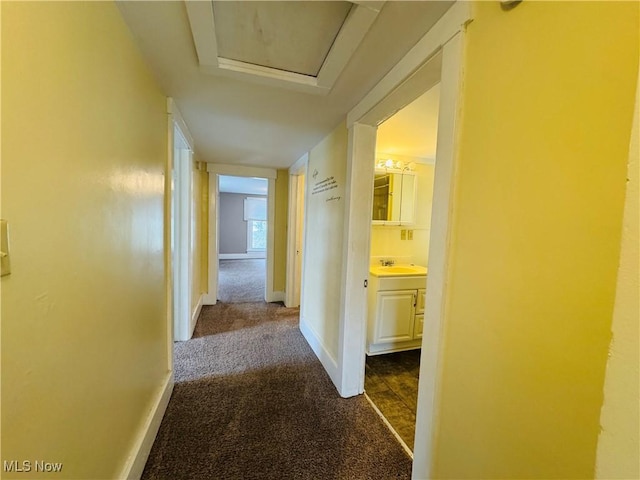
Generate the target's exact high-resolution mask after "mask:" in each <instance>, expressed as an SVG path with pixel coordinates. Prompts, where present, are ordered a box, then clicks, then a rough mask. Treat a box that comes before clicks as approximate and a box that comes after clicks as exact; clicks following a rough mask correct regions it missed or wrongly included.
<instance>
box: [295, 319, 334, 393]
mask: <svg viewBox="0 0 640 480" xmlns="http://www.w3.org/2000/svg"><path fill="white" fill-rule="evenodd" d="M300 331H301V332H302V336H303V337H304V338H305V340H306V341H307V343H308V344H309V346H310V347H311V350H313V352H314V353H315V354H316V357H318V360H320V363H321V364H322V366H323V367H324V369H325V370H326V371H327V373H328V374H329V378H330V379H331V381H332V382H333V385H334V386H335V387H336V389H337V390H338V392H340V384H341V376H340V369H339V368H338V362H336V360H335V359H334V358H333V356H332V355H331V354H330V353H329V351H328V350H327V349H326V347H325V346H324V344H323V343H322V340H321V339H320V337H318V335H317V334H316V332H315V331H314V330H313V328H311V326H310V325H309V324H308V323H307V322H305V321H304V320H303V318H302V317H301V318H300Z"/></svg>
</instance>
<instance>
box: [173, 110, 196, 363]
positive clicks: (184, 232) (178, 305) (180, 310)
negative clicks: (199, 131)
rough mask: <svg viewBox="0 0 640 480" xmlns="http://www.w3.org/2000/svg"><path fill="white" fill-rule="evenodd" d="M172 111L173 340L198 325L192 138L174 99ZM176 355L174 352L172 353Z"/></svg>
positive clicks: (188, 335) (186, 337) (184, 337)
mask: <svg viewBox="0 0 640 480" xmlns="http://www.w3.org/2000/svg"><path fill="white" fill-rule="evenodd" d="M167 110H168V112H169V144H170V148H169V154H170V155H171V158H170V166H171V170H170V172H171V183H172V188H171V193H172V195H171V205H170V208H171V210H170V211H171V214H170V215H169V217H170V222H172V223H170V225H171V226H172V227H170V233H169V235H173V238H171V245H172V246H173V249H172V255H171V257H172V258H171V269H170V271H171V285H172V287H171V298H172V302H171V304H172V318H173V321H172V322H171V323H172V330H173V331H172V336H173V339H174V340H177V341H185V340H189V339H190V338H191V336H192V334H193V329H194V328H195V321H194V319H193V317H192V315H191V290H192V288H193V285H192V272H193V252H192V249H191V240H192V238H191V237H192V224H193V221H194V219H193V211H192V208H191V206H192V197H193V172H192V171H193V165H192V164H193V139H192V137H191V135H190V133H189V129H188V128H187V125H186V124H185V123H184V120H183V118H182V115H181V114H180V111H179V110H178V108H177V106H176V105H175V103H174V102H173V100H172V99H168V101H167ZM172 357H173V355H172Z"/></svg>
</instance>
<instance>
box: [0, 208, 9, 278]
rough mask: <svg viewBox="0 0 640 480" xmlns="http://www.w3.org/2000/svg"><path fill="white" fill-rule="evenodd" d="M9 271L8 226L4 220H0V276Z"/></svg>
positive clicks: (7, 273)
mask: <svg viewBox="0 0 640 480" xmlns="http://www.w3.org/2000/svg"><path fill="white" fill-rule="evenodd" d="M10 273H11V262H10V259H9V226H8V225H7V221H6V220H0V276H2V277H4V276H5V275H9V274H10Z"/></svg>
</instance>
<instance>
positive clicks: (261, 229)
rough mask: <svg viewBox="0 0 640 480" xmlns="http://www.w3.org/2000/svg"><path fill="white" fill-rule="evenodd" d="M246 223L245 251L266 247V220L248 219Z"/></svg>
mask: <svg viewBox="0 0 640 480" xmlns="http://www.w3.org/2000/svg"><path fill="white" fill-rule="evenodd" d="M247 223H248V225H247V234H248V238H247V251H248V252H255V251H261V250H266V248H267V222H266V220H249V221H248V222H247Z"/></svg>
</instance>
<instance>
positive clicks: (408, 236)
mask: <svg viewBox="0 0 640 480" xmlns="http://www.w3.org/2000/svg"><path fill="white" fill-rule="evenodd" d="M407 239H409V240H413V230H407Z"/></svg>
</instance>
